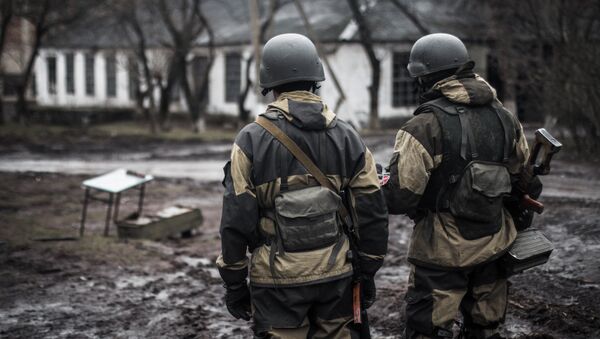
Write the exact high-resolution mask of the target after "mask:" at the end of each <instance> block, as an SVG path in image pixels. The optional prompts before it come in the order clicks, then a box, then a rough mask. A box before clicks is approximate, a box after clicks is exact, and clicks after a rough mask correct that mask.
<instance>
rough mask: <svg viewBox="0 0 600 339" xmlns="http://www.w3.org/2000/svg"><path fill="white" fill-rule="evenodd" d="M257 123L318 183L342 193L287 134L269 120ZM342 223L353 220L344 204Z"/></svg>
mask: <svg viewBox="0 0 600 339" xmlns="http://www.w3.org/2000/svg"><path fill="white" fill-rule="evenodd" d="M256 123H257V124H259V125H260V126H261V127H262V128H264V129H265V130H267V132H269V133H270V134H271V135H273V137H275V139H277V140H279V142H281V144H282V145H283V146H284V147H285V148H287V149H288V151H290V153H292V155H293V156H294V157H295V158H296V159H297V160H298V161H299V162H300V163H301V164H302V166H304V168H305V169H306V170H307V171H308V173H309V174H311V175H312V176H313V177H314V178H315V179H316V180H317V182H318V183H319V184H320V185H321V186H323V187H326V188H329V189H330V190H332V191H334V192H337V193H338V194H339V193H340V192H339V190H338V189H337V188H336V187H335V186H334V185H333V184H332V183H331V181H329V179H327V176H326V175H325V174H324V173H323V172H322V171H321V169H319V167H318V166H317V165H316V164H315V163H314V162H313V161H312V160H311V159H310V157H309V156H308V155H307V154H306V153H304V151H302V149H301V148H300V147H299V146H298V144H296V143H295V142H294V140H292V139H291V138H290V137H289V136H288V135H287V134H285V132H283V131H282V130H281V129H280V128H279V127H277V126H276V125H275V124H274V123H272V122H271V121H270V120H269V119H267V118H265V117H263V116H258V118H256ZM338 213H339V214H340V217H341V218H342V221H343V222H344V223H346V225H350V224H351V223H350V222H351V219H350V214H349V213H348V210H347V209H346V206H344V204H341V205H340V208H339V210H338Z"/></svg>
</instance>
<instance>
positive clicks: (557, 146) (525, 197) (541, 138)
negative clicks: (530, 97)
mask: <svg viewBox="0 0 600 339" xmlns="http://www.w3.org/2000/svg"><path fill="white" fill-rule="evenodd" d="M561 148H562V144H561V143H560V142H558V140H556V139H555V138H554V137H553V136H552V135H551V134H550V133H549V132H548V131H546V129H545V128H540V129H538V130H536V131H535V143H534V146H533V151H532V152H531V155H530V156H529V160H528V161H527V166H526V167H525V169H524V170H523V172H522V173H521V176H520V178H519V181H518V183H517V189H518V190H519V192H520V193H521V194H522V196H521V201H520V207H521V208H522V209H524V210H530V211H534V212H536V213H538V214H541V213H542V212H544V205H543V204H542V203H541V202H539V201H537V200H535V199H533V198H531V197H530V196H529V194H528V187H529V184H530V183H531V181H532V180H533V177H534V176H536V175H547V174H548V173H550V161H551V160H552V156H553V155H554V154H556V153H558V152H559V151H560V150H561ZM540 151H543V153H542V154H543V155H542V158H541V160H540V161H539V162H538V157H539V155H540Z"/></svg>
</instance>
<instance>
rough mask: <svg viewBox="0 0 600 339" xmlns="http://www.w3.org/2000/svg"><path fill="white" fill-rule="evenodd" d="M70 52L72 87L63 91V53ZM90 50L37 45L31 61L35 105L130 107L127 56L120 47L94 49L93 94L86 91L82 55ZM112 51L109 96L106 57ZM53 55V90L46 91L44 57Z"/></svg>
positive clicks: (64, 58) (46, 68) (46, 72)
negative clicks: (112, 89) (112, 81)
mask: <svg viewBox="0 0 600 339" xmlns="http://www.w3.org/2000/svg"><path fill="white" fill-rule="evenodd" d="M67 53H73V56H74V74H73V77H74V84H75V91H74V93H72V94H70V93H67V87H66V72H67V69H66V55H67ZM87 53H93V52H91V51H87V50H62V49H41V50H40V52H39V56H38V58H37V60H36V65H35V77H36V90H37V96H36V102H37V104H38V105H39V106H47V107H64V108H92V107H101V108H107V107H115V108H125V107H133V105H134V100H133V98H130V97H129V81H128V73H127V57H126V55H125V53H124V52H123V51H99V52H95V53H94V79H95V80H94V83H95V86H94V94H93V95H88V94H86V88H85V55H86V54H87ZM111 53H115V57H116V77H117V81H116V84H117V86H116V95H115V97H109V96H108V95H107V92H106V90H107V88H106V57H107V55H108V54H111ZM52 56H53V57H56V93H55V94H51V93H50V92H49V79H48V77H49V74H48V59H47V58H48V57H52Z"/></svg>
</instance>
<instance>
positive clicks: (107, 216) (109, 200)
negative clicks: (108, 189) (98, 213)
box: [104, 193, 114, 237]
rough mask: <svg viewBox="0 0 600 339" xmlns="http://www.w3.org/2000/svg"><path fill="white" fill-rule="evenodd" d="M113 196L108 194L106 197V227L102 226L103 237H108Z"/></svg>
mask: <svg viewBox="0 0 600 339" xmlns="http://www.w3.org/2000/svg"><path fill="white" fill-rule="evenodd" d="M113 198H114V194H113V193H109V196H108V211H107V212H106V225H104V236H105V237H108V228H109V227H110V222H111V219H110V216H111V214H112V205H113Z"/></svg>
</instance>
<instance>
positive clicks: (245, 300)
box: [225, 281, 251, 321]
mask: <svg viewBox="0 0 600 339" xmlns="http://www.w3.org/2000/svg"><path fill="white" fill-rule="evenodd" d="M225 288H226V289H227V292H226V293H225V305H227V310H228V311H229V313H230V314H231V315H232V316H233V317H234V318H236V319H240V318H241V319H244V320H246V321H248V320H250V317H251V309H250V290H249V289H248V285H246V282H245V281H244V282H243V283H240V284H236V285H229V286H227V285H226V286H225Z"/></svg>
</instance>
